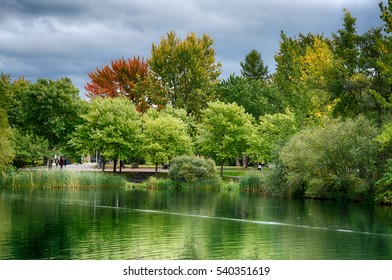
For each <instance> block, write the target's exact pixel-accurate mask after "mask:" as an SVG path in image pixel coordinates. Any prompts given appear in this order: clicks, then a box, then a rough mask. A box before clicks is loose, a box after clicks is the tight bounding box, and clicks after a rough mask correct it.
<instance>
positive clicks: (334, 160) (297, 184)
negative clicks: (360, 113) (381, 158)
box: [280, 117, 378, 200]
mask: <svg viewBox="0 0 392 280" xmlns="http://www.w3.org/2000/svg"><path fill="white" fill-rule="evenodd" d="M376 134H377V129H376V128H375V127H374V126H373V125H372V124H371V122H370V121H369V120H367V119H366V118H364V117H359V118H357V119H355V120H346V121H331V122H329V123H324V125H322V126H318V127H313V128H310V129H305V130H302V131H301V132H299V133H298V134H296V135H294V136H293V137H292V138H291V139H290V141H289V142H288V143H287V144H286V145H285V146H284V147H283V149H282V151H281V153H280V160H281V161H282V163H283V164H284V165H285V166H286V168H287V184H288V188H289V189H291V190H295V191H301V190H302V191H303V193H304V195H305V196H306V197H311V198H327V199H335V198H339V199H351V200H356V199H361V198H363V197H364V196H366V195H367V193H368V192H369V191H370V187H369V186H371V185H372V184H374V183H375V182H374V181H373V180H374V178H375V177H376V167H375V162H376V161H377V156H378V150H377V144H376V142H375V141H374V140H373V139H374V137H375V136H376Z"/></svg>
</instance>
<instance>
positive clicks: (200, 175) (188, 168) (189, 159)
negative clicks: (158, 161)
mask: <svg viewBox="0 0 392 280" xmlns="http://www.w3.org/2000/svg"><path fill="white" fill-rule="evenodd" d="M215 176H216V175H215V162H214V161H213V160H211V159H207V160H206V159H204V158H202V157H195V156H179V157H175V158H173V159H172V160H171V161H170V169H169V178H170V179H171V180H173V181H178V182H193V181H204V180H209V179H213V178H214V177H215Z"/></svg>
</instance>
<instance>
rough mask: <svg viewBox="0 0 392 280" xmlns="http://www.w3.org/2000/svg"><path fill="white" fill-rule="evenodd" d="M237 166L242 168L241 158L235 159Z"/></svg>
mask: <svg viewBox="0 0 392 280" xmlns="http://www.w3.org/2000/svg"><path fill="white" fill-rule="evenodd" d="M235 166H241V162H240V158H239V157H236V158H235Z"/></svg>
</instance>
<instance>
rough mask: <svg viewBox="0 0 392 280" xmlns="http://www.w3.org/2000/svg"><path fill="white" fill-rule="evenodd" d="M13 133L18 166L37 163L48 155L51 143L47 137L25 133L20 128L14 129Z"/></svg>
mask: <svg viewBox="0 0 392 280" xmlns="http://www.w3.org/2000/svg"><path fill="white" fill-rule="evenodd" d="M13 133H14V136H13V139H14V143H15V145H14V147H15V158H14V165H15V166H16V167H18V168H20V167H24V166H25V165H26V164H32V165H35V164H36V163H37V162H39V161H42V159H43V158H45V157H46V156H47V155H48V150H49V145H48V141H47V140H46V139H43V138H42V137H38V136H36V135H33V134H23V133H22V132H21V131H19V130H18V129H14V130H13Z"/></svg>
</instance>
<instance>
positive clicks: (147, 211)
mask: <svg viewBox="0 0 392 280" xmlns="http://www.w3.org/2000/svg"><path fill="white" fill-rule="evenodd" d="M130 210H131V211H135V212H142V213H155V214H164V215H175V216H184V217H194V218H202V219H215V220H222V221H233V222H241V223H251V224H259V225H272V226H284V227H296V228H305V229H314V230H329V231H336V232H343V233H352V234H366V235H376V236H386V237H392V235H390V234H386V233H376V232H363V231H354V230H346V229H333V228H327V227H317V226H307V225H296V224H288V223H280V222H268V221H256V220H246V219H237V218H225V217H215V216H206V215H196V214H185V213H177V212H167V211H159V210H146V209H130Z"/></svg>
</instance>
